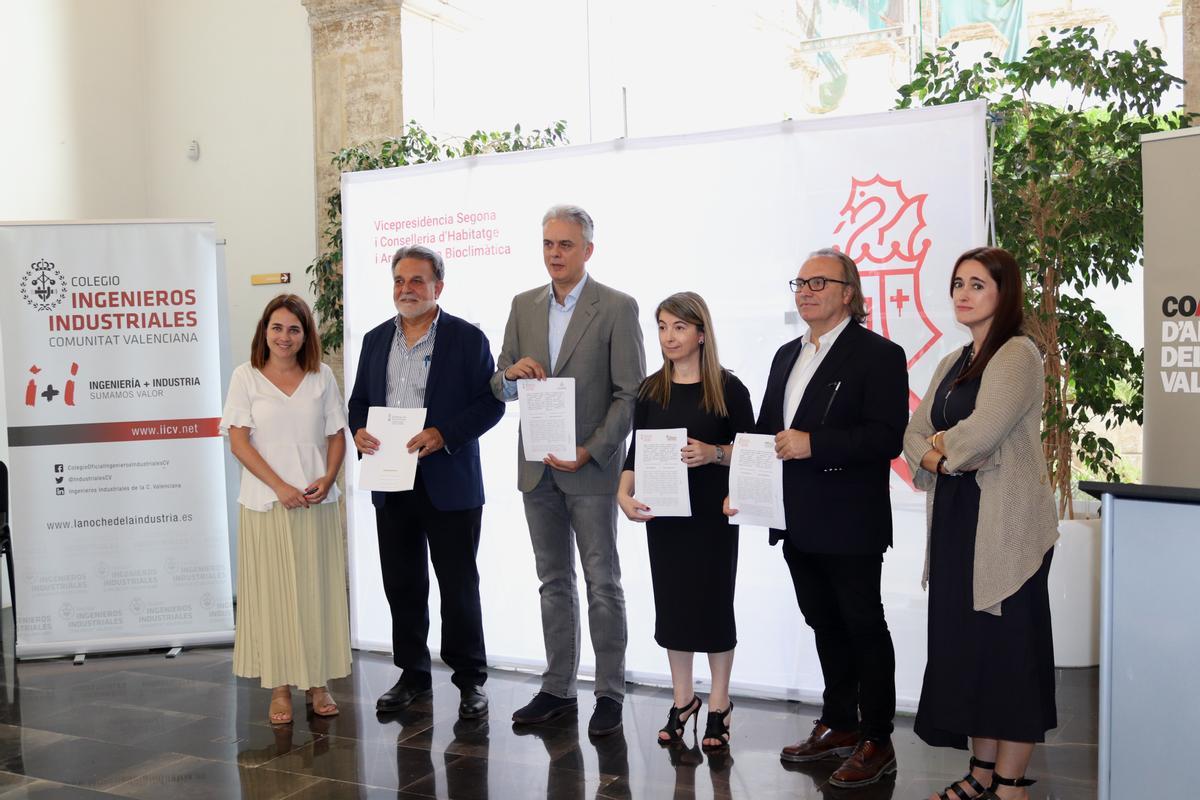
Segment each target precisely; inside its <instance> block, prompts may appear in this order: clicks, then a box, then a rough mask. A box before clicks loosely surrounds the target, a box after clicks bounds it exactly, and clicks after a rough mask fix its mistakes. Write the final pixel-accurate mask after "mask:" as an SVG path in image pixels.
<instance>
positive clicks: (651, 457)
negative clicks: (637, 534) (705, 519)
mask: <svg viewBox="0 0 1200 800" xmlns="http://www.w3.org/2000/svg"><path fill="white" fill-rule="evenodd" d="M634 436H635V439H636V441H635V448H634V452H633V489H634V498H635V499H637V500H638V501H639V502H641V503H645V504H646V505H648V506H650V511H649V512H648V513H649V514H651V515H652V516H655V517H690V516H691V515H692V498H691V496H690V495H689V493H688V468H687V464H684V463H683V457H682V455H681V454H680V452H679V451H680V450H681V449H682V448H683V447H684V446H685V445H686V444H687V428H658V429H654V428H651V429H646V430H639V431H637V433H635V434H634Z"/></svg>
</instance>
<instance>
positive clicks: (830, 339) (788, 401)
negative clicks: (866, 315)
mask: <svg viewBox="0 0 1200 800" xmlns="http://www.w3.org/2000/svg"><path fill="white" fill-rule="evenodd" d="M849 324H850V315H848V314H847V315H846V318H845V319H844V320H842V321H841V322H839V323H838V324H837V325H834V326H833V329H832V330H829V331H827V332H826V333H825V335H824V336H821V337H820V338H819V339H818V341H819V343H820V347H817V345H815V344H813V341H812V331H811V330H810V331H808V332H806V333H805V334H804V336H802V337H800V341H801V342H802V343H803V346H802V347H801V348H800V355H799V356H797V357H796V363H795V364H793V365H792V372H791V374H790V375H788V379H787V385H786V386H785V387H784V389H783V424H784V426H785V427H789V428H790V427H791V426H792V420H794V419H795V418H796V410H797V409H798V408H800V399H801V398H803V397H804V390H805V389H807V388H808V382H809V381H810V380H812V376H813V374H814V373H815V372H816V371H817V367H819V366H821V362H822V361H824V360H825V356H826V355H827V354H828V353H829V350H830V349H831V348H832V347H833V343H834V342H836V341H837V338H838V336H840V335H841V333H842V331H844V330H846V326H847V325H849Z"/></svg>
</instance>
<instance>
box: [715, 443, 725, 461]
mask: <svg viewBox="0 0 1200 800" xmlns="http://www.w3.org/2000/svg"><path fill="white" fill-rule="evenodd" d="M716 447H717V463H718V464H724V463H725V448H724V447H721V445H717V446H716Z"/></svg>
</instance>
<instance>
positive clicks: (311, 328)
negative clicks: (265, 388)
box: [250, 294, 321, 372]
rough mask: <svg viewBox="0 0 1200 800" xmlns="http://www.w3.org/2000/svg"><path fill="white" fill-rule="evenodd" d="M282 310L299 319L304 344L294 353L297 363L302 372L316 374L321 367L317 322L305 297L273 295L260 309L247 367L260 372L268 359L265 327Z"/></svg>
mask: <svg viewBox="0 0 1200 800" xmlns="http://www.w3.org/2000/svg"><path fill="white" fill-rule="evenodd" d="M281 308H282V309H285V310H287V311H290V312H292V313H293V314H295V315H296V319H298V320H300V329H301V330H303V331H304V345H303V346H302V347H301V348H300V352H298V353H296V363H297V364H299V365H300V369H302V370H304V371H305V372H316V371H317V370H318V369H320V368H321V344H320V342H319V341H318V340H317V323H316V321H315V320H314V319H313V313H312V310H311V309H310V308H309V307H308V303H306V302H304V298H302V297H299V296H298V295H294V294H281V295H276V296H275V297H273V298H272V299H271V302H269V303H267V307H266V308H264V309H263V313H262V319H260V320H259V321H258V327H257V328H255V329H254V339H252V340H251V342H250V366H252V367H254V368H255V369H262V368H263V366H264V365H266V363H267V358H268V357H270V355H271V351H270V350H268V349H267V325H269V324H271V315H272V314H274V313H275V312H276V311H278V310H279V309H281Z"/></svg>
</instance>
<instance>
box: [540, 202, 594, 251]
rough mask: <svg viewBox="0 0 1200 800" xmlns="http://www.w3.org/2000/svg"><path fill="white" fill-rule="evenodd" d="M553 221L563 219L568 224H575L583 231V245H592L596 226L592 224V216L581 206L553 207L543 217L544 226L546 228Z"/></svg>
mask: <svg viewBox="0 0 1200 800" xmlns="http://www.w3.org/2000/svg"><path fill="white" fill-rule="evenodd" d="M552 219H563V220H566V221H567V222H574V223H575V224H576V225H578V226H579V227H580V229H582V231H583V243H584V244H591V242H592V233H593V232H594V231H595V225H594V224H593V223H592V215H591V214H589V213H587V212H586V211H584V210H583V209H582V208H580V207H579V206H571V205H560V206H551V207H550V210H549V211H547V212H546V214H545V215H544V216H543V217H542V226H543V227H545V225H546V223H547V222H549V221H550V220H552Z"/></svg>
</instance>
